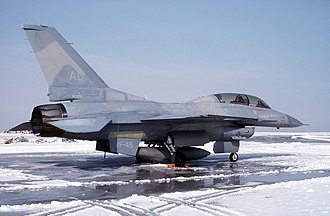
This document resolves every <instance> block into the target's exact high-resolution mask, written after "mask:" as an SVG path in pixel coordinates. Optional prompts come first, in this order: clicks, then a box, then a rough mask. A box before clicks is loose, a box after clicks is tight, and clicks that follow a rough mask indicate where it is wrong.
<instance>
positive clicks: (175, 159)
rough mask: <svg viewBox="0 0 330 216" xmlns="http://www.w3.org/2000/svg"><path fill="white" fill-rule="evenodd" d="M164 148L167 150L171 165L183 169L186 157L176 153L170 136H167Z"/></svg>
mask: <svg viewBox="0 0 330 216" xmlns="http://www.w3.org/2000/svg"><path fill="white" fill-rule="evenodd" d="M164 146H165V147H166V148H167V150H168V151H169V153H170V155H171V163H172V164H174V165H175V166H176V167H185V165H186V163H187V159H186V156H185V155H184V154H183V153H182V152H180V151H177V148H176V147H175V145H174V140H173V137H172V136H171V135H168V136H167V140H166V141H165V142H164Z"/></svg>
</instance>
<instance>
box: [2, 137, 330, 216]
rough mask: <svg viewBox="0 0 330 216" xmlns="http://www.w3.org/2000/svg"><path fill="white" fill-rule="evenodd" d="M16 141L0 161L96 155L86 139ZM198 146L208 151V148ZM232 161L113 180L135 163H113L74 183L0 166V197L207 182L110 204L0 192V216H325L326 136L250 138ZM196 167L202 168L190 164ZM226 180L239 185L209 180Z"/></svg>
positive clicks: (214, 159)
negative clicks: (14, 199)
mask: <svg viewBox="0 0 330 216" xmlns="http://www.w3.org/2000/svg"><path fill="white" fill-rule="evenodd" d="M6 136H7V137H6ZM23 136H24V137H26V138H27V139H28V142H17V143H12V144H0V157H2V158H3V157H5V156H8V155H13V154H17V155H18V156H19V155H21V154H31V155H30V156H31V157H33V154H34V153H40V154H41V153H42V154H43V155H44V156H45V157H47V158H51V157H52V156H58V155H59V154H60V155H63V157H65V156H66V155H70V154H72V155H73V154H74V155H76V154H82V155H83V156H86V155H94V154H102V153H97V152H96V151H95V150H94V148H95V143H94V142H90V141H77V142H67V141H65V140H61V139H58V138H47V139H43V140H39V139H40V138H38V137H34V136H33V135H25V134H24V135H23ZM0 138H1V139H3V138H8V135H7V134H1V135H0ZM203 148H204V149H212V144H208V145H206V146H205V147H203ZM114 157H115V156H114ZM239 157H240V159H239V161H238V163H237V164H238V168H235V167H234V168H232V169H229V168H227V170H225V168H226V167H230V166H231V165H232V164H231V163H230V162H228V161H226V160H224V159H223V157H219V156H217V155H214V154H212V155H211V156H209V157H208V158H206V159H205V160H204V159H203V160H201V161H200V162H198V161H197V162H196V163H193V164H195V166H191V167H190V168H188V169H168V168H167V167H166V165H162V164H143V165H140V166H139V169H140V170H142V171H145V172H150V173H151V174H150V176H152V175H153V172H165V173H171V172H173V173H175V175H174V174H173V175H169V176H166V177H164V176H159V177H157V176H153V178H136V179H126V178H121V177H120V176H122V175H129V174H130V173H131V172H132V170H134V169H136V167H135V166H129V167H127V166H118V168H115V169H114V170H115V172H114V173H106V172H105V173H102V170H96V171H90V175H88V176H81V177H80V178H79V179H77V180H75V179H74V178H68V179H56V178H54V176H49V175H47V174H43V173H38V172H35V170H31V169H27V170H25V169H24V168H23V167H21V166H17V165H10V166H4V165H3V166H0V194H1V193H17V192H22V191H26V193H30V192H31V193H32V192H33V191H36V190H44V189H46V191H47V190H50V191H53V190H59V189H61V188H63V189H66V188H84V190H86V189H88V188H95V187H96V186H105V187H109V186H111V185H115V186H120V185H122V186H124V187H125V186H126V185H127V186H128V185H130V184H134V185H136V187H139V186H143V185H150V187H151V185H152V184H156V185H161V184H163V185H165V184H167V185H169V184H171V183H177V184H187V185H188V186H187V187H189V184H191V182H192V181H195V182H203V183H204V185H206V186H207V185H213V184H214V187H205V188H200V189H199V188H197V189H196V188H194V187H193V184H192V186H191V189H190V190H188V191H175V192H171V191H169V192H167V193H166V192H162V193H154V194H152V195H150V194H148V195H147V194H142V195H141V194H129V195H128V196H126V197H124V198H123V197H118V198H115V199H107V198H101V197H100V198H96V199H82V197H80V198H75V199H78V200H63V201H61V200H50V201H45V202H41V203H28V200H27V202H26V203H28V204H25V203H20V204H15V203H10V201H9V200H8V202H7V203H6V197H3V196H1V195H0V198H1V199H3V200H2V203H4V204H2V205H1V206H0V215H2V214H3V215H26V214H34V215H98V216H101V215H187V214H189V215H199V216H200V215H290V214H292V215H330V132H322V133H315V132H313V133H270V132H265V133H257V134H256V135H255V137H254V139H251V141H249V140H248V141H245V142H242V144H241V148H240V152H239ZM23 163H24V161H23V162H22V164H23ZM203 163H207V164H210V165H207V166H203V167H202V166H200V167H199V166H198V165H199V164H203ZM214 164H215V165H221V167H224V170H215V168H214V167H213V165H214ZM46 165H47V164H46ZM46 165H44V166H46ZM39 166H40V167H39V168H42V166H43V164H39ZM35 169H36V170H37V169H38V167H36V168H35ZM50 172H51V171H50ZM187 172H188V173H189V175H187V174H186V173H187ZM181 173H182V175H181ZM200 173H207V174H206V175H200ZM68 175H72V174H68ZM111 175H118V176H119V177H118V179H119V180H118V181H117V180H107V179H108V177H109V176H111ZM226 178H228V179H230V178H239V181H238V182H239V183H238V184H229V185H226V184H222V185H220V186H219V187H218V186H216V183H214V182H217V181H218V180H221V179H226ZM218 184H219V183H218ZM86 193H87V192H86Z"/></svg>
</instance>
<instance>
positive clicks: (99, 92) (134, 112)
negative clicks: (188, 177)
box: [23, 24, 302, 166]
mask: <svg viewBox="0 0 330 216" xmlns="http://www.w3.org/2000/svg"><path fill="white" fill-rule="evenodd" d="M23 30H25V32H26V34H27V37H28V39H29V42H30V44H31V46H32V48H33V51H34V53H35V55H36V57H37V60H38V62H39V64H40V67H41V70H42V72H43V74H44V76H45V78H46V80H47V82H48V85H49V91H48V92H49V93H48V96H49V101H51V102H56V103H51V104H44V105H39V106H36V107H34V109H33V111H32V115H31V121H30V126H31V128H32V131H33V133H35V134H37V135H39V136H44V137H50V136H57V137H64V138H72V139H85V140H95V141H96V149H97V150H100V151H104V152H112V153H122V154H126V155H131V156H135V157H136V158H137V159H138V160H143V161H145V160H148V161H156V162H160V163H174V164H175V165H176V166H184V164H185V163H186V161H189V160H195V159H200V158H203V157H206V156H207V155H209V154H210V152H208V151H205V150H203V149H200V148H196V147H193V146H203V145H204V144H206V143H209V142H211V141H214V148H213V151H214V152H215V153H230V160H231V161H236V160H237V159H238V156H237V152H238V150H239V146H240V141H241V140H245V139H248V138H249V137H251V136H252V135H253V134H254V131H255V130H254V127H255V126H264V127H275V128H280V127H298V126H301V125H302V123H301V122H300V121H298V120H297V119H295V118H293V117H291V116H289V115H286V114H284V113H281V112H278V111H275V110H273V109H271V108H270V107H269V106H268V104H267V103H266V102H264V101H263V100H262V99H260V98H258V97H255V96H252V95H247V94H238V93H221V94H212V95H207V96H203V97H199V98H197V99H195V100H192V101H188V102H186V103H158V102H155V101H151V100H146V99H144V98H142V97H139V96H135V95H132V94H128V93H125V92H122V91H118V90H115V89H112V88H110V87H109V86H108V85H107V84H106V83H105V82H104V81H103V80H102V79H101V78H100V77H99V76H98V75H97V73H96V72H95V71H94V70H93V69H92V68H91V67H90V66H89V65H88V64H87V63H86V62H85V61H84V60H83V59H82V57H81V56H80V55H79V54H78V53H77V52H76V51H75V50H74V49H73V48H72V47H71V45H70V44H69V43H68V42H67V41H66V40H65V39H64V38H63V37H62V35H60V34H59V33H58V32H57V30H56V29H55V28H53V27H48V26H37V25H26V24H24V25H23ZM140 142H144V143H145V144H148V147H141V146H139V143H140Z"/></svg>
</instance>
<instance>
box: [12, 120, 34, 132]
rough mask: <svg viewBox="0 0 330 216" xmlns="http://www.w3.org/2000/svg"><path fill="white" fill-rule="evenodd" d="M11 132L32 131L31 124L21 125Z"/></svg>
mask: <svg viewBox="0 0 330 216" xmlns="http://www.w3.org/2000/svg"><path fill="white" fill-rule="evenodd" d="M9 131H32V126H31V122H24V123H21V124H19V125H17V126H15V127H13V128H12V129H10V130H9Z"/></svg>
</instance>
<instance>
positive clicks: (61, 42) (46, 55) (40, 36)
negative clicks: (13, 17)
mask: <svg viewBox="0 0 330 216" xmlns="http://www.w3.org/2000/svg"><path fill="white" fill-rule="evenodd" d="M23 30H25V32H26V35H27V37H28V39H29V41H30V44H31V46H32V48H33V51H34V53H35V55H36V57H37V59H38V62H39V64H40V67H41V69H42V71H43V73H44V76H45V78H46V80H47V82H48V85H49V92H48V96H49V100H50V101H63V100H71V101H72V100H88V101H108V100H145V99H144V98H141V97H138V96H134V95H130V94H127V93H125V92H121V91H117V90H114V89H111V88H109V87H108V85H107V84H106V83H105V82H104V81H103V80H102V79H101V78H100V77H99V76H98V75H97V74H96V72H95V71H94V70H93V69H92V68H91V67H90V66H89V65H88V64H87V63H86V62H85V60H84V59H83V58H82V57H81V56H80V55H79V54H78V53H77V52H76V51H75V50H74V49H73V48H72V47H71V45H70V44H69V43H68V42H67V41H66V40H65V39H64V38H63V37H62V35H61V34H60V33H58V31H57V30H56V29H55V28H53V27H48V26H37V25H27V24H24V25H23Z"/></svg>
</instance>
